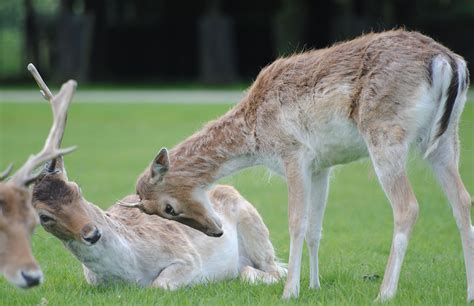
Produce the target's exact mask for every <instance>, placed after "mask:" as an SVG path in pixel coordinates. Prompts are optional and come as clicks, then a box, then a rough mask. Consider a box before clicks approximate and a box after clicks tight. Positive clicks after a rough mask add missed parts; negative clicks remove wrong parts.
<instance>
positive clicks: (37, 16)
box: [0, 0, 474, 84]
mask: <svg viewBox="0 0 474 306" xmlns="http://www.w3.org/2000/svg"><path fill="white" fill-rule="evenodd" d="M402 26H403V27H406V28H407V29H410V30H418V31H421V32H423V33H425V34H427V35H430V36H432V37H433V38H435V39H437V40H439V41H440V42H442V43H443V44H445V45H447V46H448V47H450V48H451V49H453V50H454V51H455V52H457V53H459V54H461V55H463V56H464V57H465V58H466V59H467V60H468V61H469V62H472V61H474V43H473V42H472V39H471V36H472V35H473V34H474V1H473V0H416V1H415V0H326V1H316V0H313V1H311V0H279V1H275V0H259V1H255V0H239V1H232V0H228V1H225V0H195V1H176V0H175V1H172V0H134V1H130V0H21V1H20V0H1V1H0V81H2V82H3V83H5V82H7V83H8V82H21V81H23V80H24V79H25V78H26V77H27V75H26V70H25V68H24V67H25V65H26V63H28V62H30V61H31V62H34V63H36V65H37V66H38V67H39V68H40V69H41V71H42V72H43V73H44V74H47V75H48V77H49V78H55V79H58V80H64V79H65V78H71V77H72V78H76V79H79V80H81V81H83V82H84V81H88V82H136V83H155V82H165V83H170V82H176V81H181V82H202V83H210V84H221V83H232V82H239V81H249V80H251V79H253V78H255V76H256V74H257V73H258V71H259V70H260V69H261V68H262V67H264V66H265V65H267V64H268V63H270V62H272V61H273V60H274V59H275V58H276V57H278V56H281V55H285V54H289V53H292V52H298V51H302V50H307V49H311V48H321V47H325V46H328V45H330V44H332V43H334V42H335V41H340V40H344V39H349V38H352V37H355V36H357V35H360V34H361V33H364V32H369V31H381V30H384V29H391V28H394V27H402Z"/></svg>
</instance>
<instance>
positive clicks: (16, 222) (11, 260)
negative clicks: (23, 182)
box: [0, 182, 43, 288]
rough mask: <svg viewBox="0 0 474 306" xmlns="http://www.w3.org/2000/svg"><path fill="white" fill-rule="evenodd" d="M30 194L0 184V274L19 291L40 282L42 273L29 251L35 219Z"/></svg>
mask: <svg viewBox="0 0 474 306" xmlns="http://www.w3.org/2000/svg"><path fill="white" fill-rule="evenodd" d="M30 200H31V193H30V191H29V190H28V189H27V188H26V187H24V188H22V187H17V186H16V185H13V184H11V183H8V182H7V183H0V271H1V272H2V273H3V275H4V276H5V277H6V279H7V280H8V281H9V282H10V283H12V284H14V285H15V286H17V287H20V288H29V287H33V286H36V285H38V284H40V283H41V282H42V281H43V273H42V272H41V269H40V267H39V266H38V264H37V263H36V260H35V259H34V257H33V255H32V253H31V247H30V237H31V235H32V234H33V231H34V228H35V226H36V224H37V220H38V217H37V216H36V213H35V211H34V209H33V207H31V205H30Z"/></svg>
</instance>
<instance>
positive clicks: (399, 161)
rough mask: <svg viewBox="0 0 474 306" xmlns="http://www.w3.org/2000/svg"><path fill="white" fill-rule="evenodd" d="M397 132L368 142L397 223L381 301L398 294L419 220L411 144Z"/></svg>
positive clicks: (383, 132)
mask: <svg viewBox="0 0 474 306" xmlns="http://www.w3.org/2000/svg"><path fill="white" fill-rule="evenodd" d="M397 131H398V130H397V128H396V126H395V127H393V126H391V127H390V128H387V129H383V128H380V129H376V130H374V131H372V134H371V135H370V136H371V137H369V141H368V148H369V153H370V156H371V158H372V162H373V164H374V168H375V172H376V174H377V177H378V179H379V181H380V184H381V186H382V188H383V189H384V191H385V194H386V195H387V197H388V199H389V200H390V204H391V206H392V210H393V219H394V232H393V239H392V247H391V250H390V257H389V259H388V263H387V267H386V268H385V274H384V277H383V281H382V285H381V287H380V293H379V296H378V299H379V300H381V301H385V300H388V299H390V298H392V297H393V296H394V295H395V293H396V292H397V286H398V280H399V277H400V270H401V267H402V264H403V259H404V257H405V253H406V249H407V247H408V241H409V239H410V234H411V231H412V229H413V226H414V225H415V222H416V218H417V216H418V203H417V200H416V198H415V194H414V193H413V190H412V188H411V186H410V182H409V181H408V178H407V175H406V172H405V162H406V158H407V155H408V144H406V143H404V142H403V140H400V139H399V137H398V136H399V135H397V133H396V132H397ZM393 132H394V134H392V133H393Z"/></svg>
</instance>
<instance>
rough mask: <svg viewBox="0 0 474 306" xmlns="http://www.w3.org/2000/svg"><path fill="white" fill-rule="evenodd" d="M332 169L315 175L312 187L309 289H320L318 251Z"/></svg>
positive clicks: (308, 236)
mask: <svg viewBox="0 0 474 306" xmlns="http://www.w3.org/2000/svg"><path fill="white" fill-rule="evenodd" d="M329 173H330V169H325V170H322V171H321V172H318V173H316V174H313V178H312V186H311V203H310V207H309V214H308V228H307V230H306V236H305V240H306V245H307V246H308V251H309V269H310V275H309V276H310V277H309V287H310V288H313V289H319V288H320V283H319V267H318V250H319V242H320V240H321V233H322V229H323V218H324V210H325V208H326V202H327V195H328V189H329V188H328V187H329Z"/></svg>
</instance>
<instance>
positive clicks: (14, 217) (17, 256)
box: [0, 64, 76, 288]
mask: <svg viewBox="0 0 474 306" xmlns="http://www.w3.org/2000/svg"><path fill="white" fill-rule="evenodd" d="M28 70H30V72H31V73H32V74H33V76H34V77H35V79H36V81H37V82H38V84H39V85H40V87H41V88H42V93H43V97H45V99H47V100H48V101H49V102H50V103H51V107H52V110H53V126H52V127H51V130H50V132H49V135H48V138H46V141H45V143H44V146H43V149H42V150H41V151H40V152H39V153H37V154H36V155H31V156H30V157H29V158H28V160H27V161H26V163H25V164H24V165H23V166H22V167H21V168H20V169H18V171H17V172H16V173H15V174H14V175H13V176H12V177H11V178H10V179H9V180H8V181H6V182H0V271H1V273H2V274H3V275H4V276H5V277H6V279H7V280H8V281H9V282H10V283H12V284H14V285H15V286H18V287H21V288H29V287H32V286H36V285H38V284H40V283H41V282H42V281H43V273H42V272H41V269H40V267H39V266H38V264H37V263H36V260H35V259H34V258H33V255H32V254H31V247H30V237H31V235H32V233H33V230H34V228H35V226H36V224H37V219H38V217H37V215H36V213H35V211H34V209H33V206H32V205H31V190H30V189H28V185H29V184H31V183H32V182H33V181H34V180H35V179H36V176H35V175H33V174H32V172H33V170H35V169H36V168H37V167H38V166H40V165H42V164H43V163H44V162H46V161H48V160H51V159H52V158H55V157H57V156H58V155H61V154H67V153H69V152H72V151H73V150H74V149H75V148H74V147H72V148H66V149H59V145H58V144H59V140H60V138H61V137H62V134H63V132H64V128H65V125H66V117H67V110H68V108H69V104H70V103H71V98H72V95H73V93H74V91H75V88H76V83H75V82H74V81H69V82H67V83H65V84H63V86H62V87H61V90H60V91H59V94H58V95H56V96H53V95H52V94H51V91H49V89H48V88H47V87H46V85H45V84H44V82H43V80H42V79H41V76H40V75H39V73H38V72H37V71H36V68H35V67H34V66H33V65H32V64H30V65H28ZM11 169H12V167H9V168H8V169H7V170H6V171H5V172H4V173H3V174H2V175H0V177H1V178H0V181H2V180H3V179H5V178H6V177H7V176H8V174H9V172H10V171H11Z"/></svg>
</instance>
